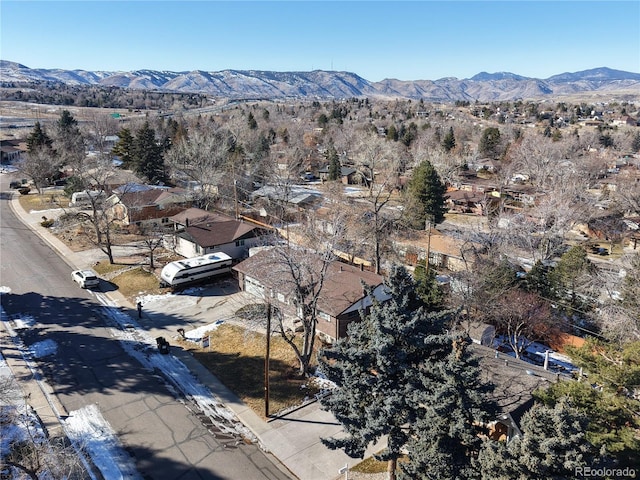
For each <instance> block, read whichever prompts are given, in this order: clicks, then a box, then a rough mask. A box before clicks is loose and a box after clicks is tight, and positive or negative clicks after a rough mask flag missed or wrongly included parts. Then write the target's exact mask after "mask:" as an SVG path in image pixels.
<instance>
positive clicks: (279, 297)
mask: <svg viewBox="0 0 640 480" xmlns="http://www.w3.org/2000/svg"><path fill="white" fill-rule="evenodd" d="M278 301H279V302H281V303H286V300H285V298H284V294H283V293H278Z"/></svg>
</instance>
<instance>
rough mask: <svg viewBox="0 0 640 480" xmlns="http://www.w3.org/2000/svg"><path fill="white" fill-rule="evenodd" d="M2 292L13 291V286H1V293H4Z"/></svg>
mask: <svg viewBox="0 0 640 480" xmlns="http://www.w3.org/2000/svg"><path fill="white" fill-rule="evenodd" d="M2 293H11V287H5V286H1V287H0V294H2Z"/></svg>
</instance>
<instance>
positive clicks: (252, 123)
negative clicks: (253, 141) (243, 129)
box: [247, 112, 258, 130]
mask: <svg viewBox="0 0 640 480" xmlns="http://www.w3.org/2000/svg"><path fill="white" fill-rule="evenodd" d="M247 124H248V125H249V128H250V129H251V130H255V129H256V128H258V122H257V121H256V118H255V117H254V116H253V113H252V112H249V117H248V119H247Z"/></svg>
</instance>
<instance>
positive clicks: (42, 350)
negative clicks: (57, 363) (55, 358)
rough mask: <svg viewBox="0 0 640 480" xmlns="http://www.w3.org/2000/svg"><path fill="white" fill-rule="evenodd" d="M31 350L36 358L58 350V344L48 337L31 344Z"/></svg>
mask: <svg viewBox="0 0 640 480" xmlns="http://www.w3.org/2000/svg"><path fill="white" fill-rule="evenodd" d="M29 350H30V352H31V355H32V356H33V357H34V358H42V357H47V356H49V355H53V354H55V353H56V352H57V351H58V344H57V343H56V342H54V341H53V340H51V339H47V340H43V341H41V342H36V343H34V344H32V345H29Z"/></svg>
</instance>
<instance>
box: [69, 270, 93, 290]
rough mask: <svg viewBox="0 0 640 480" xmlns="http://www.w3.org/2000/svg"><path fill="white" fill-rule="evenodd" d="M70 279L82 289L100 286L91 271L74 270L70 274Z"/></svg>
mask: <svg viewBox="0 0 640 480" xmlns="http://www.w3.org/2000/svg"><path fill="white" fill-rule="evenodd" d="M71 278H72V279H73V281H74V282H76V283H77V284H78V285H80V286H81V287H82V288H93V287H97V286H98V285H100V279H99V278H98V275H97V274H96V272H94V271H93V270H75V271H73V272H71Z"/></svg>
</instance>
